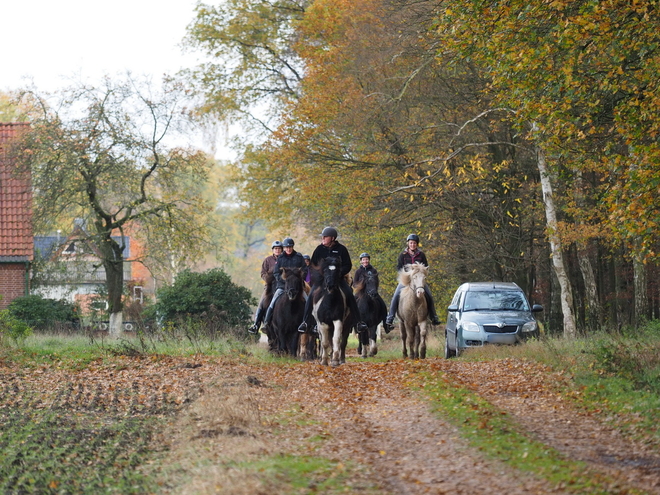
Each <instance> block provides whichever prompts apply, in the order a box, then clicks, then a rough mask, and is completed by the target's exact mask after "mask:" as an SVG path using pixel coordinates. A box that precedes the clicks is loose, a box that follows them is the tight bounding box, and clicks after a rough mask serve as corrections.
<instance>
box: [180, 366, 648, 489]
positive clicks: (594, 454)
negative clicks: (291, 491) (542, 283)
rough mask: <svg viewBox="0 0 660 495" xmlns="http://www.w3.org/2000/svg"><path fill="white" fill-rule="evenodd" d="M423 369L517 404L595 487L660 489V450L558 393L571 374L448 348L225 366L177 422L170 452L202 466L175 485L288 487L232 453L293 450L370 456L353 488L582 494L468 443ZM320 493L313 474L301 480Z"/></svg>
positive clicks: (533, 430) (351, 481)
mask: <svg viewBox="0 0 660 495" xmlns="http://www.w3.org/2000/svg"><path fill="white" fill-rule="evenodd" d="M420 373H433V374H439V373H443V374H445V376H446V377H448V379H450V380H452V381H454V382H456V383H457V384H460V385H461V386H464V387H466V388H468V389H470V390H472V391H474V392H476V393H477V394H479V395H480V396H481V397H483V398H485V399H486V400H488V401H489V402H490V403H491V404H494V405H495V406H497V407H498V408H500V409H501V410H503V411H506V413H507V414H508V415H510V416H511V417H512V418H513V419H514V420H515V421H516V422H517V423H518V424H519V425H521V428H522V429H524V430H526V431H527V432H528V433H529V435H531V436H532V437H533V438H535V439H537V440H540V441H542V442H544V443H545V444H546V445H548V446H549V447H553V448H554V449H557V450H558V451H560V452H561V453H562V454H563V455H564V456H566V457H567V458H569V459H574V460H576V461H577V460H580V461H583V462H585V463H587V465H588V466H589V469H590V472H593V473H594V476H595V477H596V478H598V481H599V483H600V485H599V486H600V488H599V489H598V490H594V492H598V493H660V453H658V452H657V451H654V450H653V449H651V448H649V447H645V446H644V445H639V444H635V443H633V442H631V441H629V440H626V439H625V438H624V437H623V436H622V435H621V434H620V433H619V432H617V431H616V430H614V429H613V428H612V427H610V426H608V425H607V424H606V423H605V422H604V420H603V419H599V417H598V415H590V414H587V413H585V412H582V411H578V410H576V409H575V408H574V407H573V406H572V403H571V401H570V400H569V399H568V398H566V397H564V396H562V395H561V394H559V393H557V388H556V387H555V385H556V383H557V381H560V380H564V379H565V378H564V377H563V376H561V375H559V374H556V373H553V372H552V371H551V370H549V369H546V368H544V367H543V366H540V365H537V364H533V363H528V362H523V361H517V360H508V359H507V360H501V361H496V362H489V363H470V362H463V361H461V360H444V359H440V358H432V359H428V360H425V361H419V362H412V361H403V360H394V361H388V362H385V363H374V362H370V361H360V360H349V362H348V363H347V364H345V365H342V366H340V367H338V368H329V367H322V366H320V365H318V364H313V363H300V364H294V365H287V366H277V365H263V366H254V365H248V364H242V365H239V366H237V365H235V364H233V365H231V366H230V367H229V366H228V367H223V366H218V368H217V369H216V370H215V376H216V378H215V383H214V385H213V386H211V387H210V388H208V389H206V390H205V392H204V394H203V395H202V397H201V398H200V399H199V400H197V401H196V402H195V403H194V404H193V405H192V406H191V407H190V409H189V410H188V411H187V412H186V413H185V414H184V415H183V416H182V418H181V419H180V421H179V423H178V424H177V425H176V426H175V427H174V429H173V431H174V433H172V432H168V435H169V438H170V446H171V452H172V454H171V459H170V461H169V462H178V463H179V464H180V465H181V466H183V467H182V469H184V471H185V470H188V472H190V473H192V477H191V480H190V481H189V482H188V483H187V484H183V485H179V486H178V487H176V488H175V487H174V486H173V487H172V488H173V491H175V492H179V493H235V494H242V493H246V494H247V493H268V494H269V495H273V494H276V493H284V492H282V491H279V488H278V486H277V484H274V485H272V486H268V487H264V486H263V484H262V483H261V482H260V481H259V479H258V478H255V477H251V476H250V475H249V474H246V473H245V472H241V471H240V469H239V470H237V469H236V468H234V467H232V468H228V467H227V466H229V464H230V463H229V460H236V459H246V460H255V459H257V458H259V456H263V455H264V454H267V455H270V456H272V455H276V454H291V455H301V456H305V455H309V456H323V457H326V458H329V459H332V460H336V461H341V463H342V465H344V466H347V467H350V468H355V467H356V466H359V467H360V469H352V470H350V474H348V475H347V480H346V490H347V491H348V492H355V493H392V494H427V493H432V494H435V493H438V494H440V493H452V494H456V493H464V494H479V493H507V494H525V493H533V494H544V493H568V492H570V493H576V492H575V490H571V489H570V486H562V485H556V484H553V483H552V482H548V481H547V480H541V479H537V478H535V477H534V476H533V475H531V474H523V473H522V472H520V471H518V470H515V469H513V468H512V467H510V466H507V465H505V464H504V463H501V462H499V461H494V460H492V459H488V458H486V457H485V456H483V455H482V454H481V453H480V452H479V451H478V450H476V449H474V448H472V447H470V446H468V445H467V443H466V442H465V441H464V440H463V439H462V438H461V436H460V435H459V434H458V430H457V429H456V428H455V427H454V426H451V425H450V424H449V423H447V422H446V421H444V420H443V419H442V418H441V417H440V416H439V415H437V414H436V413H432V412H431V411H430V408H429V405H428V403H427V402H425V401H424V399H423V398H422V396H421V395H420V394H419V393H418V392H415V391H413V390H412V389H411V388H410V387H408V386H407V385H406V384H407V382H409V381H410V380H411V379H413V378H414V377H415V376H418V375H419V374H420ZM193 452H194V453H195V454H194V456H193V455H191V453H193ZM200 466H205V467H200ZM223 466H224V467H223ZM603 480H609V481H606V482H604V481H603ZM603 483H606V485H605V489H603V486H604V485H603ZM607 483H609V484H607ZM314 492H318V490H317V488H316V487H315V486H314V482H310V486H309V487H307V489H302V490H301V491H300V493H314ZM319 493H322V491H321V492H319Z"/></svg>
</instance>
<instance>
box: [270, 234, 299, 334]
mask: <svg viewBox="0 0 660 495" xmlns="http://www.w3.org/2000/svg"><path fill="white" fill-rule="evenodd" d="M294 245H295V243H294V242H293V239H291V237H287V238H285V239H284V240H283V241H282V246H284V252H283V253H282V254H280V255H279V256H278V257H277V263H275V268H273V275H275V282H276V287H277V289H276V290H275V294H273V299H272V300H271V301H270V306H268V310H267V311H266V316H265V318H264V325H269V324H270V321H271V320H272V319H273V308H274V307H275V303H276V302H277V300H278V299H279V297H280V296H281V295H282V294H284V286H285V285H286V282H285V280H284V279H283V278H282V269H283V268H300V269H303V268H305V259H304V258H303V255H302V254H300V253H299V252H298V251H296V250H295V249H293V246H294ZM303 294H304V292H303Z"/></svg>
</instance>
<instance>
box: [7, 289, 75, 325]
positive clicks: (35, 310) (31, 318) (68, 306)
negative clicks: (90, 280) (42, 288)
mask: <svg viewBox="0 0 660 495" xmlns="http://www.w3.org/2000/svg"><path fill="white" fill-rule="evenodd" d="M7 309H8V310H9V312H10V313H11V314H12V316H14V317H15V318H18V319H20V320H23V321H24V322H26V323H28V324H30V325H32V326H33V327H35V328H39V329H43V328H52V326H53V324H54V323H57V322H65V323H75V322H76V321H77V309H76V306H75V305H74V304H72V303H69V302H67V301H57V300H55V299H46V298H43V297H41V296H38V295H33V296H24V297H19V298H16V299H14V300H13V301H12V302H11V304H10V305H9V306H8V308H7Z"/></svg>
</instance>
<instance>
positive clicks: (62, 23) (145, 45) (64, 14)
mask: <svg viewBox="0 0 660 495" xmlns="http://www.w3.org/2000/svg"><path fill="white" fill-rule="evenodd" d="M195 3H196V2H195V0H170V1H163V0H113V1H111V2H101V1H98V0H96V1H95V0H59V1H54V0H15V1H11V0H5V1H3V2H2V8H1V9H0V13H1V15H0V26H1V27H0V33H2V34H1V35H2V38H3V45H4V48H3V50H2V57H0V61H1V62H0V90H7V89H14V88H17V87H20V86H24V85H25V80H24V79H23V78H24V77H26V76H27V77H32V78H33V80H34V82H35V84H36V86H37V88H39V89H42V90H53V89H56V88H58V87H61V86H64V85H66V79H67V78H68V79H70V78H74V79H81V78H82V80H85V81H89V80H94V79H98V78H100V77H101V76H103V75H105V74H108V75H111V76H115V75H117V74H121V73H125V72H126V70H130V71H132V72H133V73H134V74H135V75H142V74H151V75H154V76H158V77H159V76H160V75H161V74H163V73H165V72H168V73H174V72H176V71H177V70H178V69H179V68H181V67H183V66H186V65H187V66H190V65H193V64H194V62H195V59H194V57H193V56H192V55H188V56H187V57H184V56H183V55H182V53H181V49H180V48H179V47H178V46H177V45H178V44H179V43H180V42H181V40H182V38H183V36H184V35H185V29H186V26H187V25H188V24H189V23H190V22H191V21H192V19H193V8H194V6H195Z"/></svg>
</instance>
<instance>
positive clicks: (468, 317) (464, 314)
mask: <svg viewBox="0 0 660 495" xmlns="http://www.w3.org/2000/svg"><path fill="white" fill-rule="evenodd" d="M447 309H448V311H449V314H448V315H447V325H446V327H445V358H450V357H453V356H458V355H460V353H461V352H462V351H463V349H467V348H468V347H475V346H482V345H484V344H515V343H517V342H522V341H524V340H525V339H526V338H528V337H531V336H538V333H539V330H538V325H537V323H536V319H535V318H534V315H533V313H537V312H539V311H543V306H541V305H540V304H535V305H534V306H532V307H530V304H529V301H527V297H525V293H524V292H523V291H522V289H521V288H520V287H518V286H517V285H516V284H514V283H512V282H471V283H466V284H463V285H461V286H460V287H459V288H458V290H457V291H456V293H455V294H454V298H453V299H452V301H451V304H450V305H449V308H447Z"/></svg>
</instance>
